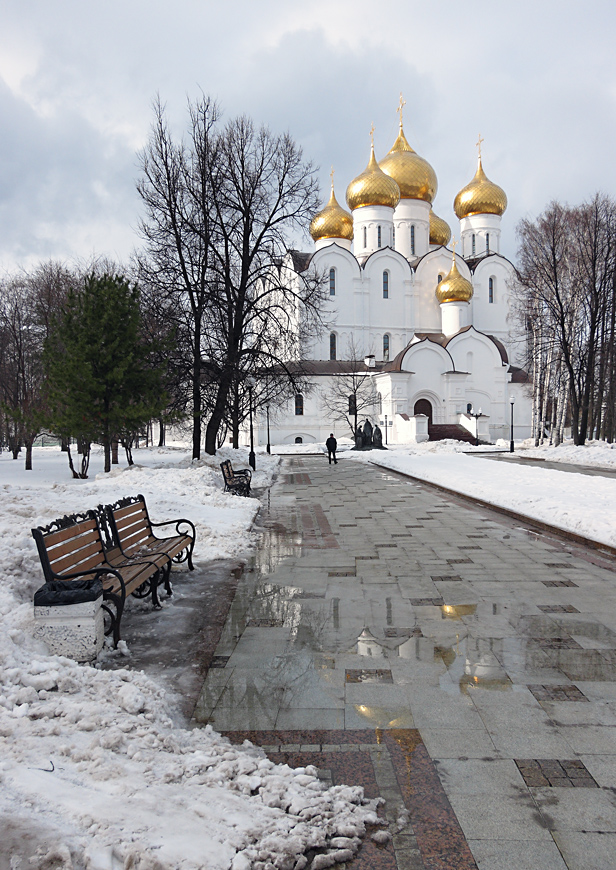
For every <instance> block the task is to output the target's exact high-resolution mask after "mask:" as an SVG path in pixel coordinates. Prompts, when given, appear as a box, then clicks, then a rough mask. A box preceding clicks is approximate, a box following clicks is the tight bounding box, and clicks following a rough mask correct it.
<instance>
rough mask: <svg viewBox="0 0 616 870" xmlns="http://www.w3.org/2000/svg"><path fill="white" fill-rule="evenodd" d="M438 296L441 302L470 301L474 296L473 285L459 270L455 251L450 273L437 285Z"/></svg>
mask: <svg viewBox="0 0 616 870" xmlns="http://www.w3.org/2000/svg"><path fill="white" fill-rule="evenodd" d="M436 298H437V301H438V302H439V304H442V303H443V302H470V301H471V299H472V298H473V285H472V284H471V282H470V281H467V280H466V278H463V277H462V275H460V273H459V272H458V267H457V265H456V255H455V253H454V255H453V258H452V263H451V269H450V270H449V274H448V275H447V277H446V278H443V280H442V281H441V283H440V284H438V285H437V287H436Z"/></svg>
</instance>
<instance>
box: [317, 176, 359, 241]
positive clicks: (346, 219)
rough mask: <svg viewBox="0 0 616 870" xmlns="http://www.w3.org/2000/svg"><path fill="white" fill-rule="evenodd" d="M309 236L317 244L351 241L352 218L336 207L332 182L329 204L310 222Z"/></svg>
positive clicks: (339, 207)
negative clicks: (330, 240) (337, 240)
mask: <svg viewBox="0 0 616 870" xmlns="http://www.w3.org/2000/svg"><path fill="white" fill-rule="evenodd" d="M310 235H311V236H312V238H313V239H314V241H315V242H318V241H319V239H348V240H349V241H350V242H352V241H353V218H352V217H351V215H350V214H349V213H348V211H345V209H343V208H342V206H341V205H338V200H337V199H336V195H335V193H334V182H333V180H332V192H331V196H330V198H329V202H328V203H327V205H326V206H325V208H324V209H321V211H320V212H318V214H315V216H314V217H313V218H312V220H311V221H310Z"/></svg>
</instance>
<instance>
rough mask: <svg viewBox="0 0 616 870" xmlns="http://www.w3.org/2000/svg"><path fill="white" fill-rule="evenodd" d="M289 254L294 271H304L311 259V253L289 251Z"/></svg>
mask: <svg viewBox="0 0 616 870" xmlns="http://www.w3.org/2000/svg"><path fill="white" fill-rule="evenodd" d="M289 256H290V257H291V261H292V263H293V268H294V269H295V271H296V272H305V271H306V269H307V268H308V266H309V265H310V261H311V260H312V254H306V253H304V252H303V251H289Z"/></svg>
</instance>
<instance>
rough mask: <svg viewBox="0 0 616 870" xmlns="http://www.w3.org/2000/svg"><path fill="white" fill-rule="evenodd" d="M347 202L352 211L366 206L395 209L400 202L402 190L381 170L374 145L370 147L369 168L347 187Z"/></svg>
mask: <svg viewBox="0 0 616 870" xmlns="http://www.w3.org/2000/svg"><path fill="white" fill-rule="evenodd" d="M346 201H347V205H348V207H349V208H350V209H351V211H354V210H355V209H356V208H362V207H363V206H366V205H385V206H388V207H389V208H395V207H396V206H397V205H398V203H399V202H400V188H399V187H398V185H397V184H396V182H395V181H394V180H393V178H390V177H389V175H386V174H385V173H384V172H383V171H382V170H381V169H379V165H378V163H377V162H376V158H375V156H374V143H373V144H372V145H371V147H370V160H369V161H368V165H367V167H366V168H365V169H364V171H363V172H362V173H360V175H358V176H357V178H354V179H353V181H352V182H351V183H350V184H349V186H348V187H347V191H346Z"/></svg>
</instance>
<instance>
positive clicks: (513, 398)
mask: <svg viewBox="0 0 616 870" xmlns="http://www.w3.org/2000/svg"><path fill="white" fill-rule="evenodd" d="M509 402H510V404H511V440H510V441H509V453H513V406H514V404H515V396H510V397H509Z"/></svg>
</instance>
